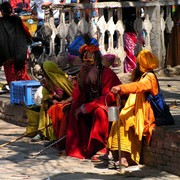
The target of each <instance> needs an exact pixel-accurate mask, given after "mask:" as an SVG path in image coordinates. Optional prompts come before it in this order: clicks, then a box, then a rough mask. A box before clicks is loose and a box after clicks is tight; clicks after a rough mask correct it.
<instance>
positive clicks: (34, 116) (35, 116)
mask: <svg viewBox="0 0 180 180" xmlns="http://www.w3.org/2000/svg"><path fill="white" fill-rule="evenodd" d="M26 114H27V118H28V125H27V127H26V135H27V136H28V137H34V136H35V135H36V134H37V133H38V132H37V130H38V124H39V112H38V111H36V110H35V109H33V108H28V109H27V110H26Z"/></svg>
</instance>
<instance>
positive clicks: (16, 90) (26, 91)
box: [10, 80, 41, 106]
mask: <svg viewBox="0 0 180 180" xmlns="http://www.w3.org/2000/svg"><path fill="white" fill-rule="evenodd" d="M40 86H41V84H40V82H39V81H35V80H27V81H13V82H11V84H10V103H11V104H25V105H26V106H29V105H33V104H34V94H35V92H36V90H37V88H38V87H40Z"/></svg>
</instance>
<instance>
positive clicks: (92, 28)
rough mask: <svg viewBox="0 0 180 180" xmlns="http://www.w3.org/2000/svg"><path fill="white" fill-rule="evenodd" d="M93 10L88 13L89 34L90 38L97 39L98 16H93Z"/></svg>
mask: <svg viewBox="0 0 180 180" xmlns="http://www.w3.org/2000/svg"><path fill="white" fill-rule="evenodd" d="M93 11H94V10H93V9H91V11H89V12H90V13H89V33H90V34H91V36H92V37H94V38H96V39H98V28H97V22H98V14H97V16H93Z"/></svg>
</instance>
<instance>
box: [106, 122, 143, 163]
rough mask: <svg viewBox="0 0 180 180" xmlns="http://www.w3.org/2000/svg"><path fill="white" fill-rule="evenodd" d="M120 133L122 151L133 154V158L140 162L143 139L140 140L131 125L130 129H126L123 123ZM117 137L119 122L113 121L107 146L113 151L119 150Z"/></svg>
mask: <svg viewBox="0 0 180 180" xmlns="http://www.w3.org/2000/svg"><path fill="white" fill-rule="evenodd" d="M119 134H120V149H121V151H125V152H129V153H130V154H131V159H132V160H133V161H134V162H136V163H137V164H139V161H140V154H141V148H142V144H141V141H139V140H138V136H137V135H135V132H134V129H133V128H132V127H131V128H130V129H129V131H125V129H124V126H123V125H122V124H121V125H120V128H119ZM117 139H118V136H117V122H113V124H112V128H111V131H110V134H109V139H108V143H107V148H108V149H110V150H112V151H115V150H118V143H117V142H118V140H117Z"/></svg>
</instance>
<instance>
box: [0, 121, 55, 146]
mask: <svg viewBox="0 0 180 180" xmlns="http://www.w3.org/2000/svg"><path fill="white" fill-rule="evenodd" d="M51 125H52V124H48V125H47V126H45V127H42V128H41V129H38V130H36V131H34V132H31V133H27V134H26V133H23V134H22V135H21V136H20V137H18V138H16V139H13V140H11V141H9V142H6V143H4V144H1V145H0V148H1V147H4V146H6V145H8V144H11V143H13V142H16V141H18V140H19V139H22V138H24V137H26V136H29V135H31V134H34V133H38V132H39V131H42V130H44V129H45V128H47V127H49V126H51Z"/></svg>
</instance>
